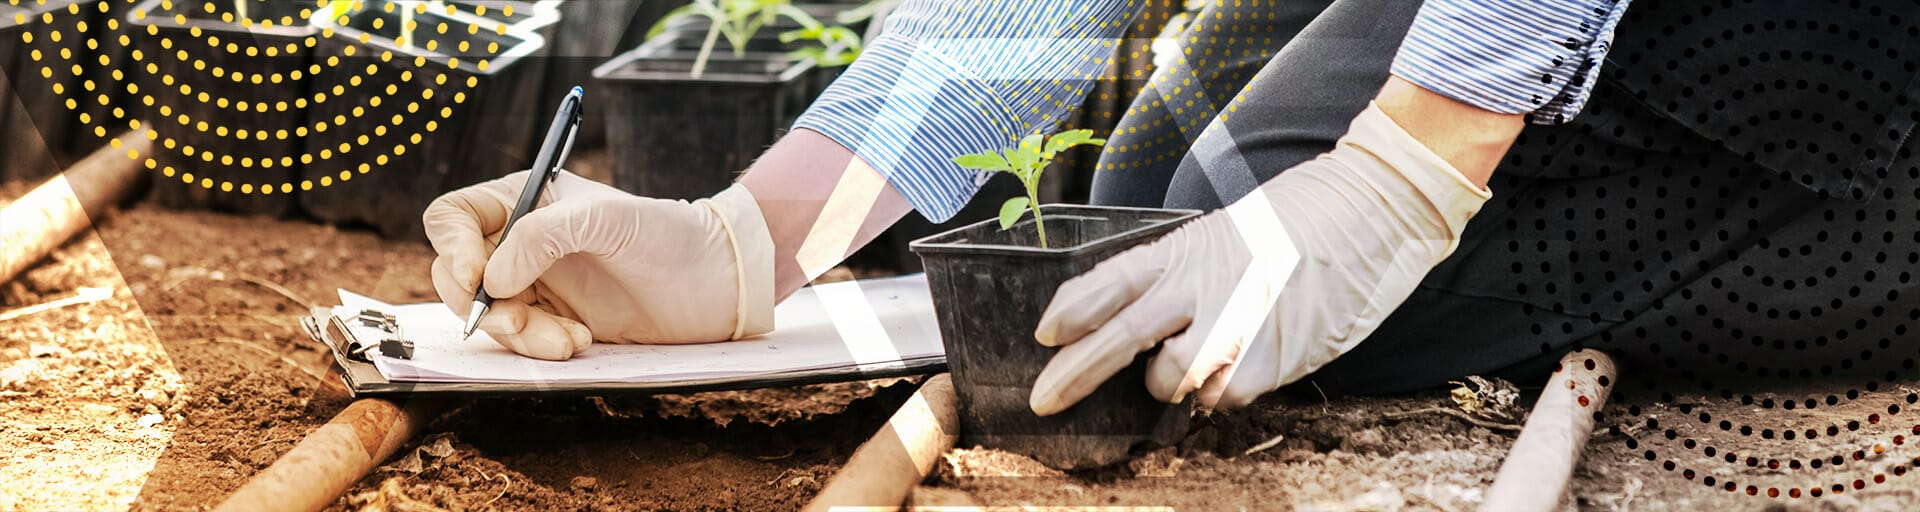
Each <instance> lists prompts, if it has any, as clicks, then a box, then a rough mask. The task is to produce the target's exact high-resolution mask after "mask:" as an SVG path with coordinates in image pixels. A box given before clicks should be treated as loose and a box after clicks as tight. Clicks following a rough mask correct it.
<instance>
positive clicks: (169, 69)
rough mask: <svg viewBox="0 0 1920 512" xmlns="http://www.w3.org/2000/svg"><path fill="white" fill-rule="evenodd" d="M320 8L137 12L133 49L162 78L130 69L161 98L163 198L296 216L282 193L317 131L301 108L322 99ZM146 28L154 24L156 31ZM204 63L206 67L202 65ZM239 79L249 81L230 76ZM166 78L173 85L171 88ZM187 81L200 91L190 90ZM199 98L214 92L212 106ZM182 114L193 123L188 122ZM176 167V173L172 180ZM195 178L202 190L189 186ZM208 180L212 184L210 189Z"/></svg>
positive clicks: (265, 2) (210, 0)
mask: <svg viewBox="0 0 1920 512" xmlns="http://www.w3.org/2000/svg"><path fill="white" fill-rule="evenodd" d="M163 4H167V5H171V8H168V7H166V6H163ZM207 6H212V7H213V8H212V9H211V10H208V9H207V8H206V7H207ZM313 6H314V2H313V1H312V0H247V13H246V16H245V17H244V18H243V17H241V16H239V15H238V14H237V13H236V12H234V3H233V1H232V0H171V1H163V0H147V1H145V2H142V3H141V4H140V5H139V6H137V7H136V8H135V9H134V11H133V12H132V13H129V14H128V16H127V18H126V20H125V21H126V23H127V24H128V25H129V26H131V27H135V30H130V31H129V32H130V33H132V34H133V37H134V38H135V39H134V42H135V44H134V46H135V47H136V48H138V49H140V50H141V53H142V54H143V55H144V56H145V57H144V59H143V60H144V61H145V62H149V63H154V64H155V65H156V69H157V71H158V72H157V73H148V72H147V71H145V70H144V69H137V68H136V67H134V66H129V67H128V68H127V71H128V72H130V73H133V74H134V76H135V77H137V79H136V82H137V83H139V84H140V91H141V93H142V94H146V95H151V96H153V98H154V104H153V106H152V107H148V108H146V109H145V110H146V112H147V114H148V115H146V116H145V117H146V119H147V120H148V121H149V122H150V125H151V126H152V128H153V131H154V133H155V134H157V135H158V136H159V137H160V138H159V141H157V142H156V143H155V144H154V146H153V147H154V153H156V155H155V158H156V159H157V160H159V163H160V165H161V166H162V167H161V168H160V174H159V175H158V176H157V179H156V180H155V182H154V187H153V192H152V199H153V200H154V201H156V202H158V203H160V204H162V205H166V206H172V207H193V208H210V209H214V210H224V211H232V212H240V213H251V214H264V215H276V216H278V215H284V214H287V213H291V212H292V211H293V208H294V206H295V202H294V200H293V194H291V193H287V192H282V189H281V185H282V184H285V183H289V182H296V181H298V179H299V177H300V170H301V167H302V165H301V163H300V162H301V156H302V154H303V153H304V152H305V147H304V145H303V143H302V135H303V134H306V133H308V129H309V128H310V124H309V120H308V117H307V116H306V115H305V109H304V108H301V107H302V106H307V105H309V102H310V101H312V99H313V96H312V91H310V90H309V89H308V84H309V83H311V80H309V79H308V77H309V75H310V73H311V71H312V70H311V68H310V67H309V66H310V65H311V64H312V63H313V49H314V45H315V43H317V39H315V37H316V36H317V35H318V33H319V31H318V30H316V29H314V28H313V27H312V26H311V25H309V24H308V22H307V18H308V17H309V15H310V14H311V13H312V10H313ZM177 16H185V18H184V19H182V18H179V17H177ZM243 19H244V20H250V21H248V22H243V21H242V20H243ZM147 27H153V32H152V33H151V34H150V33H149V32H148V31H147ZM195 29H198V30H199V35H194V33H193V32H194V30H195ZM163 42H165V43H166V44H163ZM210 43H217V46H213V45H210ZM230 44H231V45H232V46H229V45H230ZM178 50H186V51H187V52H188V58H187V59H186V60H181V59H179V58H178V57H177V53H176V52H177V51H178ZM196 60H198V61H201V62H203V63H204V64H201V65H199V66H196V64H195V61H196ZM196 67H199V68H203V69H196ZM215 69H219V70H220V71H221V75H220V76H216V75H215V74H214V70H215ZM235 73H238V74H239V76H241V77H242V80H241V81H238V82H236V81H234V80H232V79H231V78H232V77H233V76H234V74H235ZM276 75H277V76H279V78H280V79H279V81H278V82H275V81H274V80H273V77H274V76H276ZM167 76H170V77H172V78H173V81H172V83H171V84H168V83H165V82H164V81H163V79H162V77H167ZM253 77H260V83H258V84H256V83H253V81H252V78H253ZM183 84H184V85H186V86H189V87H191V89H189V90H183V89H182V88H181V85H183ZM187 91H191V92H190V93H189V92H187ZM200 93H206V94H207V98H206V100H205V101H202V100H201V99H200V96H199V95H200ZM223 100H224V102H225V103H226V105H225V106H222V105H221V102H222V101H223ZM182 115H184V116H186V117H185V118H184V119H185V120H186V121H187V124H182V123H181V121H182V119H183V118H182V117H180V116H182ZM202 122H204V123H206V127H205V129H202V127H201V126H200V123H202ZM222 130H224V133H223V132H222ZM241 130H245V132H244V136H243V132H242V131H241ZM168 141H172V147H168ZM188 147H191V148H194V149H193V154H192V155H188V154H186V150H187V148H188ZM209 158H211V160H209ZM169 167H170V168H172V172H174V173H175V174H174V176H167V175H166V174H165V171H166V170H167V168H169ZM187 173H191V174H192V175H193V181H194V182H193V183H188V182H186V180H184V179H182V178H184V177H185V175H186V174H187ZM202 180H211V181H208V182H205V183H208V184H211V185H213V186H212V187H206V186H203V185H202V183H203V182H202ZM222 182H232V183H234V184H235V185H234V187H235V189H234V190H222V187H221V186H220V184H221V183H222ZM241 184H250V185H253V187H242V186H241ZM261 187H272V188H273V189H274V190H273V193H271V194H268V193H261V191H260V188H261ZM249 190H251V191H249ZM288 192H293V190H288Z"/></svg>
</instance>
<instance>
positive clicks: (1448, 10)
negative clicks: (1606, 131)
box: [1393, 0, 1631, 124]
mask: <svg viewBox="0 0 1920 512" xmlns="http://www.w3.org/2000/svg"><path fill="white" fill-rule="evenodd" d="M1629 3H1631V0H1572V1H1555V2H1521V1H1503V0H1429V1H1428V2H1426V3H1425V4H1423V5H1422V6H1421V7H1420V14H1419V15H1418V16H1417V17H1416V18H1415V19H1414V22H1413V26H1412V28H1411V29H1409V30H1408V32H1407V37H1406V39H1405V40H1404V41H1403V42H1402V43H1401V45H1400V52H1399V54H1398V55H1397V56H1396V57H1395V58H1394V61H1393V74H1394V75H1396V76H1399V77H1401V78H1403V79H1406V80H1407V81H1409V82H1413V83H1414V84H1416V85H1419V86H1421V87H1423V88H1426V89H1427V90H1430V91H1433V92H1437V93H1440V94H1442V95H1446V96H1447V97H1450V98H1453V99H1456V100H1460V101H1462V102H1465V103H1467V104H1470V105H1473V106H1476V107H1480V108H1482V109H1486V110H1488V111H1492V112H1498V113H1502V114H1522V113H1524V114H1527V120H1528V122H1531V123H1534V124H1559V123H1565V122H1567V121H1570V120H1572V119H1573V117H1574V116H1575V115H1577V114H1579V113H1580V110H1581V109H1582V108H1584V107H1585V106H1586V102H1587V99H1588V98H1589V97H1590V96H1591V95H1592V93H1593V84H1594V81H1595V80H1596V79H1597V78H1598V76H1599V71H1600V66H1601V64H1602V63H1603V62H1604V61H1605V60H1606V56H1607V50H1608V49H1609V48H1610V47H1611V43H1612V40H1613V31H1614V28H1615V27H1616V26H1618V25H1619V23H1620V19H1621V17H1622V15H1624V14H1625V13H1626V10H1627V4H1629Z"/></svg>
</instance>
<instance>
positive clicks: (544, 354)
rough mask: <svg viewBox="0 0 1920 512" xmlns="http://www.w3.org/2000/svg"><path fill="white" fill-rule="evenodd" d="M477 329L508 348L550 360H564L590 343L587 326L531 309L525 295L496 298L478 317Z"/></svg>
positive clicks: (591, 336)
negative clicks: (484, 312) (478, 326)
mask: <svg viewBox="0 0 1920 512" xmlns="http://www.w3.org/2000/svg"><path fill="white" fill-rule="evenodd" d="M480 330H483V331H486V332H487V335H489V336H491V337H493V340H494V341H495V342H497V343H499V344H500V345H501V346H504V347H506V348H507V350H512V351H514V353H517V354H520V355H523V356H527V357H532V358H535V359H546V360H549V361H565V360H567V359H568V358H571V357H573V355H574V354H575V353H578V352H579V351H581V350H586V348H587V346H588V345H591V344H592V343H593V333H592V332H591V331H589V330H588V329H587V326H586V325H584V324H581V323H580V322H578V321H575V320H573V319H570V318H565V317H561V316H558V315H555V314H552V313H549V312H546V311H544V310H541V309H537V308H534V307H532V306H531V305H530V304H528V303H527V301H526V296H525V295H522V296H518V297H514V298H510V299H495V300H494V301H493V306H492V307H490V308H489V309H488V310H487V314H486V315H484V316H481V317H480Z"/></svg>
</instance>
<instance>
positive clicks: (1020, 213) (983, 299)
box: [911, 130, 1199, 470]
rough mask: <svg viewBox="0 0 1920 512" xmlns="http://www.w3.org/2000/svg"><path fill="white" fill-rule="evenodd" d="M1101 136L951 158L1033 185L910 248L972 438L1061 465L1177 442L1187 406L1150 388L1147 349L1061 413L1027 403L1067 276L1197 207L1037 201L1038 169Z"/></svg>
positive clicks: (1027, 141) (1104, 462) (1076, 466)
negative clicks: (990, 211) (1053, 304)
mask: <svg viewBox="0 0 1920 512" xmlns="http://www.w3.org/2000/svg"><path fill="white" fill-rule="evenodd" d="M1103 143H1104V141H1102V140H1100V139H1096V138H1094V137H1093V133H1092V132H1090V131H1086V130H1074V131H1068V132H1064V133H1060V134H1058V135H1054V136H1052V137H1045V136H1042V135H1029V136H1026V137H1024V138H1022V139H1021V140H1020V141H1019V142H1018V143H1017V144H1015V145H1014V147H1012V148H1008V149H1005V150H999V151H993V152H984V153H976V154H971V155H963V156H959V157H956V158H954V163H955V164H957V165H959V166H961V167H965V168H971V169H977V170H985V171H993V172H1006V173H1009V174H1013V175H1014V176H1016V177H1018V178H1019V179H1020V182H1021V184H1022V185H1024V188H1025V192H1026V193H1025V195H1024V196H1022V197H1015V198H1012V199H1009V200H1007V201H1006V202H1004V203H1002V204H1001V206H1000V216H999V218H998V219H988V220H985V221H981V222H978V223H975V224H971V225H967V226H965V227H961V228H958V229H954V230H952V231H948V232H945V233H940V234H936V235H933V236H929V237H926V238H922V239H920V240H916V241H914V242H913V243H912V245H911V247H912V249H913V251H914V252H915V253H918V254H919V255H920V261H921V263H922V264H923V265H924V266H925V267H926V272H927V282H928V285H929V287H930V288H931V291H932V294H933V306H934V312H935V315H936V317H937V318H938V320H939V324H940V338H941V343H942V345H943V346H945V348H946V353H947V366H948V368H949V370H950V371H951V372H952V373H953V382H954V389H955V391H956V392H957V394H958V395H959V398H960V405H961V410H960V420H961V430H962V431H963V432H965V433H966V434H965V435H966V436H967V437H968V441H967V442H971V443H977V444H980V445H983V446H988V447H993V448H999V449H1003V450H1007V451H1011V452H1015V453H1020V454H1024V455H1027V456H1030V457H1033V458H1034V459H1035V460H1038V461H1040V462H1041V463H1044V464H1046V465H1048V466H1052V467H1054V468H1058V469H1063V470H1080V469H1092V468H1098V467H1103V466H1108V465H1112V464H1115V463H1119V462H1123V461H1125V460H1127V458H1128V457H1129V456H1130V454H1131V453H1133V451H1134V450H1135V449H1138V448H1142V447H1144V446H1165V445H1168V444H1171V443H1173V442H1175V441H1178V440H1179V439H1180V438H1181V437H1182V436H1183V435H1184V434H1185V432H1186V429H1187V419H1188V413H1189V410H1188V408H1187V407H1186V406H1184V405H1168V404H1163V403H1160V402H1159V401H1157V400H1155V399H1154V398H1153V397H1152V396H1151V395H1150V394H1148V392H1147V389H1146V386H1145V384H1144V382H1145V379H1146V361H1147V359H1146V357H1147V356H1142V357H1141V358H1140V359H1137V360H1135V362H1134V364H1133V365H1131V366H1129V367H1128V368H1127V369H1125V370H1122V371H1120V372H1119V373H1118V374H1116V375H1115V376H1114V377H1113V378H1111V379H1109V380H1108V381H1107V382H1106V383H1105V384H1102V385H1101V386H1100V387H1099V388H1098V389H1096V390H1095V391H1094V392H1093V393H1092V394H1090V395H1088V396H1087V398H1086V399H1084V400H1082V401H1081V402H1080V403H1079V404H1078V405H1075V406H1074V407H1073V408H1070V409H1068V410H1066V411H1064V412H1061V413H1059V414H1055V415H1052V416H1047V417H1040V416H1037V415H1035V414H1034V413H1033V411H1032V410H1031V409H1030V408H1028V405H1027V403H1028V397H1029V395H1031V394H1032V392H1033V381H1034V379H1035V378H1037V377H1039V375H1040V370H1041V369H1042V368H1045V367H1046V364H1047V361H1048V360H1050V359H1052V357H1053V355H1054V353H1056V352H1058V349H1055V348H1051V347H1044V346H1041V345H1040V344H1039V343H1037V342H1035V341H1034V339H1033V331H1034V328H1035V327H1036V326H1037V325H1039V323H1040V315H1041V313H1042V312H1044V311H1045V310H1046V307H1047V304H1048V302H1050V301H1052V300H1053V294H1054V291H1055V290H1057V289H1058V288H1059V287H1060V284H1061V283H1064V282H1066V281H1067V280H1069V279H1072V278H1073V277H1074V276H1078V275H1080V274H1082V273H1085V272H1086V271H1088V270H1092V269H1093V267H1094V265H1097V264H1099V263H1100V261H1102V260H1105V259H1107V258H1108V257H1111V256H1113V255H1115V254H1119V253H1120V252H1121V251H1125V250H1127V249H1128V248H1131V247H1133V246H1136V245H1140V244H1143V243H1146V242H1149V241H1152V240H1153V239H1155V238H1158V237H1159V236H1160V235H1164V234H1166V233H1167V232H1169V231H1172V230H1173V229H1174V228H1175V227H1178V226H1179V224H1180V223H1182V222H1185V221H1187V220H1188V219H1191V218H1193V217H1194V216H1196V215H1198V214H1199V212H1195V211H1191V210H1165V209H1149V208H1123V207H1111V206H1079V205H1060V204H1047V205H1040V204H1039V203H1038V200H1039V197H1038V196H1039V184H1040V177H1041V174H1042V172H1043V171H1044V170H1045V169H1046V167H1047V165H1048V164H1049V163H1051V162H1052V161H1053V158H1054V157H1055V156H1057V155H1059V154H1060V153H1061V152H1063V151H1066V150H1068V149H1071V148H1074V147H1078V146H1089V145H1091V146H1099V145H1101V144H1103ZM1027 212H1032V213H1033V216H1032V217H1031V218H1028V216H1027V215H1026V214H1027ZM1043 233H1044V234H1043Z"/></svg>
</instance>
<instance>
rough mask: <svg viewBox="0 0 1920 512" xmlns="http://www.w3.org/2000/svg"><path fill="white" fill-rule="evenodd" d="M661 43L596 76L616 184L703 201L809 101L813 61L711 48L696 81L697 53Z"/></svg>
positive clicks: (623, 56) (602, 69) (647, 193)
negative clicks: (737, 55)
mask: <svg viewBox="0 0 1920 512" xmlns="http://www.w3.org/2000/svg"><path fill="white" fill-rule="evenodd" d="M669 35H670V34H669ZM663 37H665V36H663ZM665 43H666V42H662V41H658V40H656V41H655V42H649V43H648V44H647V45H642V46H641V47H640V48H637V49H635V50H633V51H629V52H627V53H624V54H621V55H620V56H618V57H615V58H614V59H613V60H611V61H608V62H607V63H606V64H604V65H602V66H600V68H598V69H595V70H594V72H593V76H594V78H595V79H597V82H598V84H599V87H598V89H599V90H603V91H606V95H605V96H604V98H605V99H604V100H603V101H601V102H599V103H598V107H597V108H598V109H599V110H602V111H603V112H605V114H604V115H605V116H606V119H607V139H608V141H609V144H608V145H609V146H611V148H612V152H613V164H614V169H613V184H614V186H616V187H619V188H621V189H623V190H626V191H628V192H633V193H636V194H640V195H643V196H647V197H658V198H667V199H697V198H701V197H706V196H709V195H712V194H714V193H716V192H719V191H721V190H723V189H725V188H727V186H728V185H729V184H731V183H732V182H733V179H734V177H735V176H736V175H738V174H739V173H740V172H741V171H743V170H746V168H747V165H748V164H750V163H752V162H753V159H754V158H755V157H758V156H759V155H760V153H761V152H763V151H765V150H766V148H767V146H770V145H773V142H774V140H775V139H777V138H778V137H779V136H780V135H781V134H782V133H785V131H786V129H787V127H789V126H792V124H793V121H794V119H795V118H796V117H798V116H799V114H800V112H801V111H802V109H804V108H806V105H807V103H809V102H811V101H812V100H813V96H812V93H813V91H812V90H811V88H810V87H808V85H809V83H808V77H809V76H810V74H809V73H810V72H811V71H812V70H813V64H812V63H811V62H806V61H796V60H794V59H792V58H790V57H788V56H786V55H785V54H783V53H748V54H746V56H745V57H744V58H733V56H732V53H731V52H728V51H724V50H717V51H715V52H713V53H714V55H713V57H712V58H711V59H710V60H708V61H707V69H706V72H705V73H704V74H703V75H702V76H701V77H700V78H698V79H695V78H693V76H692V75H691V74H690V73H691V71H692V69H693V62H694V59H695V55H694V53H693V52H685V51H674V50H671V49H669V48H666V47H665V46H666V44H665Z"/></svg>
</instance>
